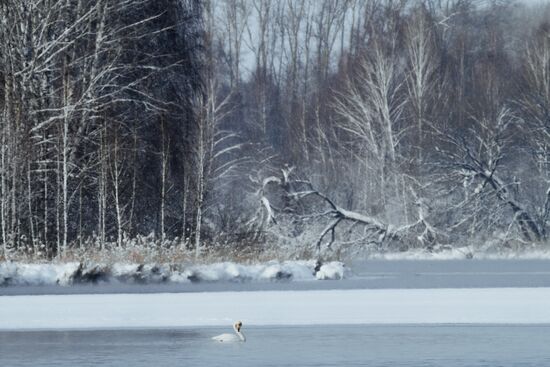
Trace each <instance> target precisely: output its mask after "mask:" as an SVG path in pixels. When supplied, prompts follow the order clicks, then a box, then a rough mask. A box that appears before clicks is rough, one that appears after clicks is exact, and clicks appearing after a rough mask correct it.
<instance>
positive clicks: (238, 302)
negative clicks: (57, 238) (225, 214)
mask: <svg viewBox="0 0 550 367" xmlns="http://www.w3.org/2000/svg"><path fill="white" fill-rule="evenodd" d="M0 310H1V316H0V329H3V330H14V329H16V330H20V329H66V328H77V329H86V328H128V327H138V328H160V327H170V328H173V327H196V326H214V325H215V326H221V325H227V327H228V330H229V331H230V325H231V323H232V322H233V321H234V320H237V319H239V320H242V321H243V323H244V325H245V328H246V326H247V325H315V324H321V325H322V324H327V325H330V324H447V323H449V324H452V323H469V324H540V323H545V324H548V323H550V288H484V289H383V290H373V289H370V290H366V289H363V290H330V291H260V292H210V293H208V292H203V293H160V294H111V295H106V294H103V295H57V296H53V295H48V296H2V297H0Z"/></svg>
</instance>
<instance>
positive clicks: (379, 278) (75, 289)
mask: <svg viewBox="0 0 550 367" xmlns="http://www.w3.org/2000/svg"><path fill="white" fill-rule="evenodd" d="M348 265H349V267H350V268H351V270H352V276H351V277H349V278H347V279H344V280H335V281H290V282H251V283H232V282H217V283H198V284H197V283H192V284H189V283H186V284H150V285H143V284H139V285H136V284H114V283H113V284H99V285H75V286H71V287H61V286H38V287H32V286H30V287H5V288H2V287H0V296H2V295H23V294H88V293H158V292H171V293H180V292H219V291H257V290H312V289H388V288H389V289H391V288H485V287H491V288H498V287H550V260H444V261H443V260H404V261H395V260H392V261H384V260H367V261H364V260H362V261H354V262H352V263H350V264H348Z"/></svg>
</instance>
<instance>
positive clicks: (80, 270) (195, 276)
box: [0, 260, 349, 286]
mask: <svg viewBox="0 0 550 367" xmlns="http://www.w3.org/2000/svg"><path fill="white" fill-rule="evenodd" d="M348 272H349V270H348V269H347V268H346V267H345V265H344V264H343V263H341V262H336V261H334V262H326V263H323V264H320V263H317V262H316V261H315V260H311V261H285V262H278V261H269V262H267V263H263V264H256V265H243V264H238V263H233V262H221V263H213V264H205V265H182V264H121V263H115V264H112V265H102V264H95V263H77V262H71V263H59V264H24V263H12V262H3V263H0V286H42V285H60V286H70V285H73V284H97V283H125V284H161V283H163V284H170V283H172V284H180V283H198V282H254V281H256V282H261V281H292V280H300V281H308V280H336V279H343V278H344V277H345V276H347V274H348Z"/></svg>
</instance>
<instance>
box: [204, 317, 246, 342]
mask: <svg viewBox="0 0 550 367" xmlns="http://www.w3.org/2000/svg"><path fill="white" fill-rule="evenodd" d="M242 327H243V323H242V322H240V321H237V322H236V323H234V324H233V330H235V334H228V333H226V334H221V335H217V336H214V337H212V339H213V340H216V341H218V342H223V343H234V342H245V341H246V338H245V336H244V334H243V333H242V332H241V328H242Z"/></svg>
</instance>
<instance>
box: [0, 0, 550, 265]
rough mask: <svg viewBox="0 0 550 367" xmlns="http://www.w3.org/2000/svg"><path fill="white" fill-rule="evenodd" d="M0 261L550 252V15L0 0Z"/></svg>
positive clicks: (376, 1) (491, 8)
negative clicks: (170, 252)
mask: <svg viewBox="0 0 550 367" xmlns="http://www.w3.org/2000/svg"><path fill="white" fill-rule="evenodd" d="M0 140H1V148H0V149H1V151H0V175H1V176H0V231H1V234H0V241H1V242H2V247H1V248H0V258H1V257H3V258H10V257H15V256H27V257H30V258H53V257H63V256H65V255H67V253H68V252H74V251H77V250H78V251H84V252H86V251H89V252H94V251H110V250H112V249H117V248H126V247H128V246H144V247H146V248H148V249H152V250H154V249H170V248H178V249H182V250H183V251H190V252H192V253H194V254H195V255H196V256H200V255H201V252H202V251H211V250H213V251H215V250H216V249H217V248H224V249H227V248H230V249H235V250H237V251H241V250H242V251H245V250H250V249H252V250H253V251H262V250H263V249H275V250H279V251H280V253H281V254H282V255H285V256H315V254H317V255H318V254H326V255H327V256H328V255H332V256H345V254H349V253H350V252H353V251H356V250H357V249H360V250H365V251H396V250H399V251H404V250H407V249H410V248H426V249H429V250H432V251H436V250H437V249H439V248H442V247H445V248H447V247H453V246H464V245H471V244H476V245H477V246H482V247H483V246H484V247H485V248H487V249H504V248H513V249H518V248H524V247H529V246H539V245H540V246H544V245H545V244H546V245H547V244H548V243H549V241H548V236H549V233H548V231H549V230H550V160H549V159H550V3H545V2H540V3H538V2H532V3H531V2H521V1H513V0H492V1H475V0H418V1H414V0H409V1H407V0H279V1H270V0H116V1H115V0H94V1H91V0H3V1H0Z"/></svg>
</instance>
